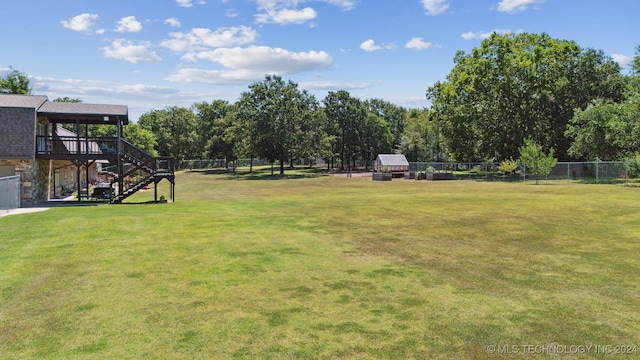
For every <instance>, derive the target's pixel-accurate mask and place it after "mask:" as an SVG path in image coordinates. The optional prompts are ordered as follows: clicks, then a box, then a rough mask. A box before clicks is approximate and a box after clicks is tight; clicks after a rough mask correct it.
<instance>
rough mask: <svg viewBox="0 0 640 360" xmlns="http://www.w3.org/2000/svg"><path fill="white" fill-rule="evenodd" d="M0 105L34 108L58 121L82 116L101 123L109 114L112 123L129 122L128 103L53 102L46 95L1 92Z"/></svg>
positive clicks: (39, 113)
mask: <svg viewBox="0 0 640 360" xmlns="http://www.w3.org/2000/svg"><path fill="white" fill-rule="evenodd" d="M0 107H13V108H32V109H36V110H37V111H38V115H44V116H47V117H49V118H55V119H57V120H58V121H60V120H61V119H64V120H70V119H76V118H80V119H83V120H89V121H90V122H94V123H100V122H102V121H103V118H104V117H105V116H109V117H110V118H111V119H110V121H109V122H110V123H115V121H116V118H118V119H120V120H122V121H123V123H124V124H127V123H128V122H129V109H128V107H127V106H126V105H106V104H85V103H71V102H51V101H48V99H47V97H46V96H44V95H13V94H0Z"/></svg>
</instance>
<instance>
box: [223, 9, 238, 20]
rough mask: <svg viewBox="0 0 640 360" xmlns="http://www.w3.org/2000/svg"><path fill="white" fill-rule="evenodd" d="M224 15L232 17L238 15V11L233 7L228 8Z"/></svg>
mask: <svg viewBox="0 0 640 360" xmlns="http://www.w3.org/2000/svg"><path fill="white" fill-rule="evenodd" d="M225 15H226V16H227V18H229V19H233V18H234V17H237V16H238V12H237V11H236V10H235V9H228V10H227V11H226V13H225Z"/></svg>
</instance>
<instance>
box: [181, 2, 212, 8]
mask: <svg viewBox="0 0 640 360" xmlns="http://www.w3.org/2000/svg"><path fill="white" fill-rule="evenodd" d="M176 4H178V6H180V7H187V8H188V7H193V0H176ZM196 4H197V5H204V4H206V2H205V1H204V0H198V1H196Z"/></svg>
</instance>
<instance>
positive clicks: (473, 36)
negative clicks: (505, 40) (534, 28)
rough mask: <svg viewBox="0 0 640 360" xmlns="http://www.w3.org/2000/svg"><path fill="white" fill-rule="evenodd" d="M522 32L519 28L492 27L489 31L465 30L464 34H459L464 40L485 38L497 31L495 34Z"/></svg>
mask: <svg viewBox="0 0 640 360" xmlns="http://www.w3.org/2000/svg"><path fill="white" fill-rule="evenodd" d="M522 32H523V30H521V29H519V30H516V31H513V30H509V29H494V30H491V31H476V32H472V31H470V32H466V33H464V34H462V35H460V36H461V37H462V38H463V39H465V40H473V39H487V38H489V37H490V36H491V34H493V33H497V34H500V35H505V34H511V33H514V34H519V33H522Z"/></svg>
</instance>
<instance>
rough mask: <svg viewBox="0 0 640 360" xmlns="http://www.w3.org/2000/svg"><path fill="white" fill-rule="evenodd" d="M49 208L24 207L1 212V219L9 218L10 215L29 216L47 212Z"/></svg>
mask: <svg viewBox="0 0 640 360" xmlns="http://www.w3.org/2000/svg"><path fill="white" fill-rule="evenodd" d="M49 209H50V208H48V207H24V208H17V209H10V210H0V217H3V216H9V215H19V214H28V213H33V212H39V211H45V210H49Z"/></svg>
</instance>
